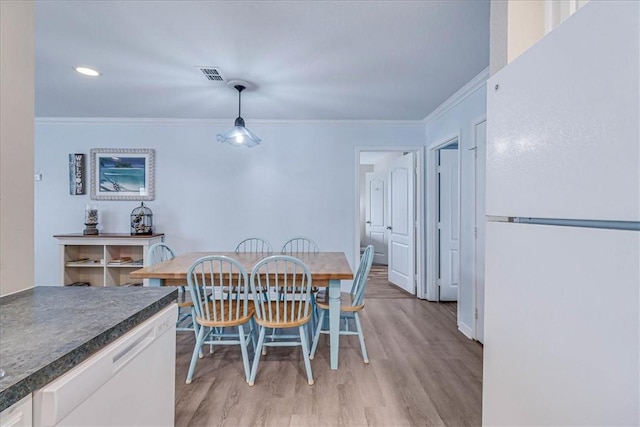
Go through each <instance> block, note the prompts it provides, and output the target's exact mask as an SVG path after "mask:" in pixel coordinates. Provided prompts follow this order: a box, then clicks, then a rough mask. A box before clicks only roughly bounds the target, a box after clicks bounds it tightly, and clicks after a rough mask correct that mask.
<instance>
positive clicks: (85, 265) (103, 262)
mask: <svg viewBox="0 0 640 427" xmlns="http://www.w3.org/2000/svg"><path fill="white" fill-rule="evenodd" d="M53 237H54V238H56V239H58V242H59V245H60V284H62V285H65V286H68V285H72V284H83V283H89V284H90V285H91V286H131V285H134V284H135V282H134V281H133V280H131V279H130V278H129V273H131V272H132V271H134V270H137V269H140V268H142V267H144V265H145V264H146V263H145V261H146V257H147V252H148V251H149V247H150V246H151V245H153V244H154V243H159V242H162V241H164V234H163V233H158V234H151V235H146V236H131V235H129V234H124V233H102V234H98V235H93V236H88V235H83V234H82V233H74V234H56V235H55V236H53ZM143 285H144V286H147V285H148V279H145V280H144V282H143Z"/></svg>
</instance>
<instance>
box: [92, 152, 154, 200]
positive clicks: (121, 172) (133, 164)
mask: <svg viewBox="0 0 640 427" xmlns="http://www.w3.org/2000/svg"><path fill="white" fill-rule="evenodd" d="M146 160H147V159H146V158H145V157H100V158H99V159H98V161H99V164H100V167H99V170H100V191H101V192H123V191H124V192H141V191H142V192H144V188H145V165H146Z"/></svg>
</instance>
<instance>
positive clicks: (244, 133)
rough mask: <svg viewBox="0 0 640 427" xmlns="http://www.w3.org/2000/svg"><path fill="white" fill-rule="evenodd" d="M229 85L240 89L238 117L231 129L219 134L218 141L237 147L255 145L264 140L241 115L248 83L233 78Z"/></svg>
mask: <svg viewBox="0 0 640 427" xmlns="http://www.w3.org/2000/svg"><path fill="white" fill-rule="evenodd" d="M229 86H233V87H234V88H235V89H236V90H237V91H238V118H237V119H236V121H235V124H234V125H233V127H232V128H231V129H229V130H228V131H226V132H224V133H219V134H218V141H220V142H226V143H227V144H229V145H234V146H236V147H249V148H251V147H255V146H256V145H258V144H260V141H262V140H261V139H260V138H258V136H257V135H256V134H255V133H253V132H251V131H250V130H249V129H247V128H246V127H245V125H244V119H243V118H242V116H241V107H242V91H243V90H245V89H246V88H247V83H245V82H242V81H239V80H232V81H230V82H229Z"/></svg>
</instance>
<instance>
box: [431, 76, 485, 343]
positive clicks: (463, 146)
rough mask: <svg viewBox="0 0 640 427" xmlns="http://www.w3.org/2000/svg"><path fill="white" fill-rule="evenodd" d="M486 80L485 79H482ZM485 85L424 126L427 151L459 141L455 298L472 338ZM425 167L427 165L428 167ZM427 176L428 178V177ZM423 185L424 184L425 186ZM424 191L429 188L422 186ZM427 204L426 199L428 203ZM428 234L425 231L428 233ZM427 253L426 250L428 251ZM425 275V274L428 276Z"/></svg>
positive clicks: (460, 321)
mask: <svg viewBox="0 0 640 427" xmlns="http://www.w3.org/2000/svg"><path fill="white" fill-rule="evenodd" d="M485 78H486V77H485ZM486 99H487V96H486V85H485V84H482V85H481V86H479V87H478V88H476V89H475V90H474V91H473V92H472V93H471V94H470V95H468V96H467V97H466V98H464V99H463V100H461V101H460V102H458V103H457V104H455V105H454V106H453V107H451V108H450V109H449V110H447V111H446V112H444V113H443V114H440V115H438V116H437V118H435V119H433V120H431V121H429V122H428V123H427V125H426V137H427V147H430V146H432V145H434V144H439V143H441V142H444V141H446V140H449V139H451V138H452V137H456V136H457V137H458V138H459V140H458V149H459V150H460V168H459V169H460V221H461V224H460V284H459V286H460V288H459V295H458V328H459V329H460V330H461V331H462V332H463V333H464V334H465V335H467V336H469V337H471V335H472V330H473V283H474V280H473V276H472V275H473V271H474V238H475V237H474V230H473V224H474V216H475V206H474V205H473V194H474V191H475V187H474V179H475V174H474V167H473V164H474V162H475V159H474V152H473V151H470V149H471V148H472V147H473V146H474V125H475V123H477V122H478V121H480V120H481V119H483V118H484V117H485V116H486ZM427 167H428V165H427ZM427 176H428V174H427ZM425 184H426V183H425ZM425 188H428V187H427V186H426V185H425ZM427 200H428V199H427ZM427 232H428V230H427ZM428 250H429V249H428V248H427V251H428ZM427 274H428V273H427Z"/></svg>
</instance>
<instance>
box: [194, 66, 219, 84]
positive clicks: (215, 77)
mask: <svg viewBox="0 0 640 427" xmlns="http://www.w3.org/2000/svg"><path fill="white" fill-rule="evenodd" d="M198 68H199V69H200V71H202V74H204V76H205V77H206V78H207V80H210V81H212V82H224V81H225V80H224V77H222V74H221V73H220V70H219V69H218V68H216V67H198Z"/></svg>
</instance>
